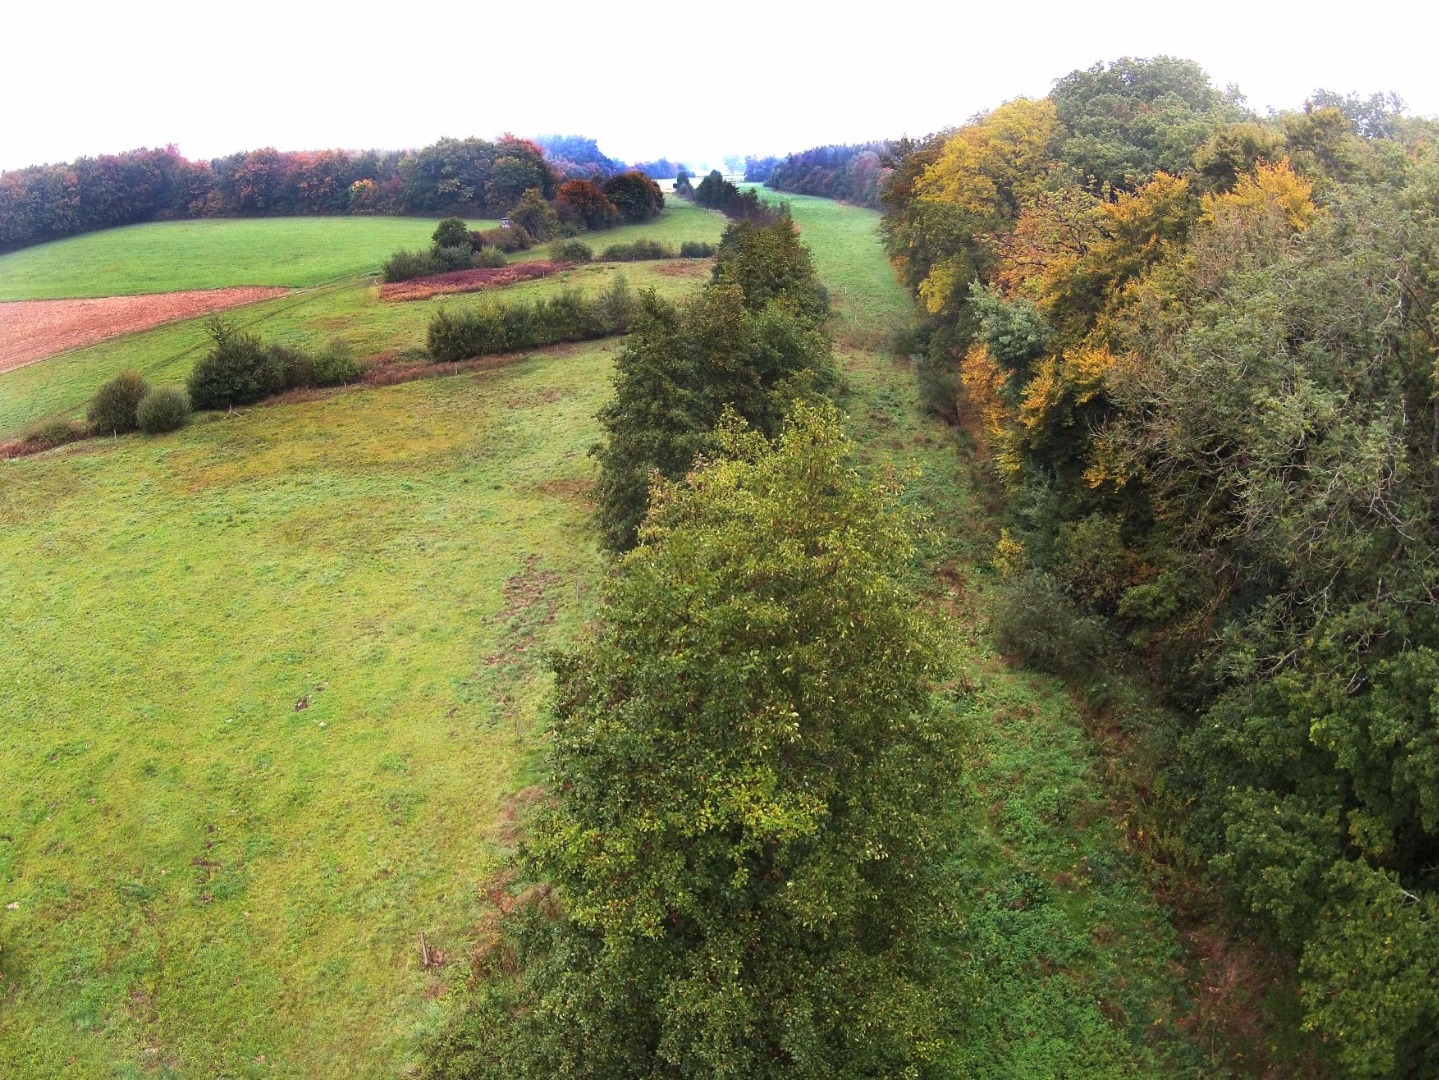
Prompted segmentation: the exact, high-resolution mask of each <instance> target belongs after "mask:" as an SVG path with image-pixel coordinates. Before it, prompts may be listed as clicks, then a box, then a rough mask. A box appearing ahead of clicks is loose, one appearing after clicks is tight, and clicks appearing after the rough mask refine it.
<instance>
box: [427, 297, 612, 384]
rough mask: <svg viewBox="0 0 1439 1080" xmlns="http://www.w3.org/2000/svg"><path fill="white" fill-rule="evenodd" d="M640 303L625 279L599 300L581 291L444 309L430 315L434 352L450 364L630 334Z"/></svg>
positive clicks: (429, 342) (428, 334)
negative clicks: (588, 297)
mask: <svg viewBox="0 0 1439 1080" xmlns="http://www.w3.org/2000/svg"><path fill="white" fill-rule="evenodd" d="M635 311H636V301H635V300H634V297H633V295H632V294H631V293H630V291H629V286H628V285H627V284H626V282H625V280H624V278H616V279H615V281H614V284H612V285H611V286H610V288H609V289H607V290H606V291H605V292H603V293H601V294H600V295H599V296H597V297H595V298H594V299H593V300H587V299H585V297H584V295H583V293H581V292H580V290H578V289H567V290H565V291H564V292H562V293H560V294H559V295H557V296H550V297H541V298H540V299H538V300H532V301H516V302H514V303H510V304H506V305H503V306H499V305H491V306H484V307H471V308H464V309H462V310H460V311H458V312H457V311H453V310H451V309H450V308H447V307H442V308H440V309H439V310H438V311H436V312H435V314H434V315H433V316H431V318H430V325H429V329H428V332H427V336H426V341H427V345H428V348H429V350H430V355H431V356H433V357H434V358H435V359H436V360H439V361H442V362H444V363H454V362H456V361H459V360H468V359H470V358H471V357H476V356H488V355H491V354H492V353H503V352H514V351H516V350H519V349H536V348H541V347H543V346H545V345H556V344H559V343H560V342H565V341H590V340H592V339H594V338H602V337H612V336H614V335H615V334H623V333H625V332H626V331H627V330H628V329H629V326H630V321H631V320H632V319H633V318H634V316H635Z"/></svg>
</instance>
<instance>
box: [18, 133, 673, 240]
mask: <svg viewBox="0 0 1439 1080" xmlns="http://www.w3.org/2000/svg"><path fill="white" fill-rule="evenodd" d="M546 147H549V148H550V149H546ZM625 173H626V169H625V167H624V166H623V164H621V163H620V162H618V161H615V160H614V159H612V158H608V157H605V155H603V154H602V153H600V151H599V149H598V147H597V146H596V145H595V142H594V140H593V139H586V138H582V137H580V136H548V137H547V138H546V139H544V140H541V142H540V143H536V142H531V141H530V140H527V139H519V138H515V137H514V136H512V135H502V136H501V137H500V138H499V139H497V140H495V141H493V142H491V141H489V140H487V139H475V138H469V139H441V140H440V141H439V142H437V143H435V144H434V145H432V146H427V147H425V148H424V149H421V150H412V151H403V152H400V151H373V150H371V151H363V152H351V151H346V150H320V151H302V152H282V151H279V150H275V149H273V148H266V149H261V150H251V151H248V152H246V153H239V154H231V155H230V156H228V157H223V158H217V159H215V160H214V161H208V162H206V161H188V160H186V159H185V158H184V157H182V156H181V155H180V154H179V152H178V151H177V150H176V149H175V148H174V147H173V146H172V147H167V148H166V149H164V150H134V151H130V152H128V153H123V154H109V155H102V156H100V157H95V158H81V159H80V160H78V161H75V162H71V163H68V164H60V165H38V166H34V167H31V168H27V169H18V170H15V171H11V172H5V173H0V251H9V250H13V249H16V248H21V247H26V246H28V245H31V244H39V243H44V242H46V241H49V240H58V239H60V238H62V237H66V236H74V235H77V234H79V233H84V232H91V231H93V230H96V229H107V228H112V227H114V226H117V225H132V224H135V223H137V222H142V221H155V220H166V219H176V218H194V217H241V216H247V215H248V216H283V215H300V214H434V215H444V214H457V215H460V216H470V217H499V216H501V215H503V214H506V213H508V212H509V211H510V210H511V208H513V207H514V206H515V204H516V203H517V202H519V200H520V199H521V198H522V197H523V195H524V194H525V192H526V191H528V190H531V189H534V190H536V191H538V192H539V193H540V196H541V197H542V198H544V199H547V200H548V199H553V198H554V197H555V195H556V192H557V190H558V189H559V187H560V186H561V185H562V184H563V183H564V182H565V181H566V180H569V181H582V182H587V183H589V182H593V183H594V184H595V185H602V184H604V183H606V182H607V181H609V180H611V179H613V178H614V177H616V176H618V175H623V174H625ZM668 175H670V176H673V175H674V173H673V172H670V173H669V174H668ZM617 205H618V202H617ZM621 211H622V212H626V207H624V206H621Z"/></svg>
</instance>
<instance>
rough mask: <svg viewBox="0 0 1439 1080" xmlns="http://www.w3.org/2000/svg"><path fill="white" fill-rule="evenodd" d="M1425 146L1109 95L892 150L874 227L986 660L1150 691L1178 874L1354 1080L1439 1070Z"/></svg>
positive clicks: (1207, 103) (1434, 167)
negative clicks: (987, 481)
mask: <svg viewBox="0 0 1439 1080" xmlns="http://www.w3.org/2000/svg"><path fill="white" fill-rule="evenodd" d="M1436 135H1439V126H1436V124H1435V123H1433V122H1431V121H1420V120H1414V119H1410V118H1406V117H1405V116H1404V115H1403V114H1402V111H1401V110H1400V109H1399V107H1398V103H1397V102H1395V101H1394V100H1393V99H1392V98H1384V97H1375V98H1372V99H1360V98H1356V97H1352V96H1350V97H1341V96H1339V95H1335V94H1325V93H1321V94H1318V95H1316V96H1315V98H1314V99H1312V100H1311V101H1309V102H1308V103H1306V105H1305V107H1304V109H1303V110H1302V111H1295V112H1291V113H1284V114H1281V115H1278V116H1271V117H1267V118H1263V119H1261V118H1259V117H1257V116H1255V115H1253V114H1252V113H1250V112H1248V111H1247V110H1246V109H1245V108H1244V107H1243V103H1242V100H1241V99H1239V98H1237V97H1236V96H1234V95H1232V94H1227V93H1225V92H1222V91H1220V90H1218V89H1216V88H1215V87H1214V86H1213V85H1212V84H1211V83H1210V81H1209V79H1208V78H1207V77H1206V76H1205V74H1204V72H1203V71H1202V70H1201V69H1199V68H1198V67H1197V66H1196V65H1194V64H1192V63H1189V62H1185V61H1180V60H1172V59H1167V58H1158V59H1155V60H1149V61H1143V60H1121V61H1119V62H1117V63H1114V64H1111V65H1099V66H1096V67H1094V68H1091V69H1089V70H1085V71H1075V72H1073V73H1072V74H1070V75H1068V76H1066V77H1064V78H1062V79H1060V80H1058V81H1057V82H1056V84H1055V87H1054V90H1053V92H1052V93H1051V94H1050V95H1049V96H1048V97H1045V98H1041V99H1039V100H1027V99H1017V100H1014V101H1010V102H1008V103H1006V104H1005V105H1002V106H1000V107H999V108H997V109H995V110H993V111H992V112H989V113H986V114H984V115H982V116H979V117H977V118H975V119H974V120H972V121H971V122H970V123H968V124H966V125H965V126H963V127H962V128H959V129H958V130H956V131H952V132H946V133H942V134H939V135H936V136H932V137H930V138H929V139H926V140H921V141H918V142H909V143H903V144H897V146H896V155H895V156H896V168H895V171H894V174H893V177H892V179H891V180H890V182H889V183H888V185H887V186H886V188H885V190H884V194H883V201H884V206H885V213H884V222H883V225H884V231H885V237H886V242H887V245H888V248H889V251H890V254H891V256H892V259H893V261H894V264H895V266H896V267H897V269H898V271H899V273H900V274H901V275H902V276H903V278H904V280H905V282H906V283H907V284H908V285H909V287H910V288H912V289H913V291H914V293H915V295H916V297H917V299H918V301H919V302H920V304H921V305H922V307H923V309H924V311H925V312H926V314H927V315H928V323H927V325H926V327H925V329H924V332H923V333H922V334H921V340H919V341H917V342H915V343H914V347H916V348H919V349H921V350H922V351H923V358H922V364H921V378H922V380H923V382H924V387H925V391H926V394H927V396H928V398H929V400H930V402H931V403H932V405H933V407H935V408H936V409H939V410H942V411H945V412H949V413H951V414H955V415H957V416H958V417H960V418H961V419H963V420H965V421H966V422H968V423H970V424H971V425H972V426H973V427H974V429H975V430H976V432H977V433H978V434H979V437H980V438H981V440H982V443H983V446H984V448H985V452H986V453H987V454H988V455H989V459H990V461H991V462H992V463H993V466H994V468H995V470H996V471H997V473H998V475H999V477H1001V478H1002V481H1003V483H1004V485H1005V487H1006V488H1007V491H1008V507H1009V508H1008V528H1007V529H1006V531H1005V533H1004V535H1003V539H1002V540H1001V543H1000V549H999V552H998V553H997V556H996V565H997V566H998V567H999V568H1000V569H1001V571H1002V572H1004V573H1006V574H1007V575H1008V577H1009V583H1008V586H1007V590H1006V601H1005V603H1004V605H1003V606H1002V609H1001V611H1000V612H999V613H998V614H997V616H996V630H997V631H998V632H999V633H1000V634H1001V636H1002V637H1006V638H1007V640H1008V644H1009V645H1010V647H1011V648H1013V649H1014V650H1015V651H1017V652H1019V653H1021V654H1026V655H1028V656H1029V657H1030V658H1031V659H1032V660H1034V661H1035V662H1037V663H1040V664H1042V665H1047V666H1050V667H1052V668H1053V669H1055V670H1067V671H1076V670H1080V669H1083V668H1086V667H1087V666H1090V665H1092V664H1094V663H1097V662H1099V661H1100V659H1101V657H1102V654H1103V653H1104V652H1106V651H1107V650H1110V649H1113V648H1116V647H1118V642H1119V640H1120V639H1121V638H1122V639H1123V641H1125V642H1127V644H1128V646H1129V647H1130V648H1131V649H1133V650H1134V651H1135V653H1136V654H1137V655H1138V656H1139V657H1140V658H1142V659H1143V661H1144V662H1145V663H1146V664H1147V665H1148V668H1149V670H1150V672H1151V673H1152V675H1153V677H1154V679H1155V680H1156V682H1157V684H1158V686H1159V687H1160V688H1161V689H1162V691H1163V692H1164V693H1165V694H1166V695H1167V696H1168V699H1169V700H1170V701H1171V702H1172V704H1173V705H1174V707H1175V708H1174V712H1172V713H1171V714H1170V716H1171V717H1172V719H1170V720H1169V721H1168V722H1159V723H1156V724H1155V725H1154V726H1153V728H1152V729H1151V730H1148V731H1144V732H1138V733H1134V734H1135V735H1136V737H1138V738H1139V739H1141V741H1142V756H1143V757H1144V758H1145V760H1147V762H1148V767H1149V768H1151V769H1152V770H1153V775H1152V776H1150V778H1149V779H1150V781H1152V790H1151V791H1150V797H1151V799H1152V800H1153V802H1154V804H1155V806H1156V807H1158V808H1159V810H1160V811H1161V812H1162V813H1163V815H1164V817H1165V820H1166V822H1167V826H1168V829H1169V831H1170V832H1171V833H1172V836H1171V844H1172V850H1171V853H1170V855H1171V857H1172V858H1174V859H1176V860H1178V861H1180V862H1191V863H1193V864H1195V865H1199V866H1203V867H1205V868H1207V869H1208V870H1209V871H1211V872H1212V873H1213V874H1214V875H1215V876H1216V877H1217V878H1218V880H1220V881H1221V882H1223V883H1224V885H1225V887H1226V888H1227V889H1228V891H1229V894H1230V896H1231V898H1232V900H1233V904H1234V908H1235V911H1236V913H1237V914H1238V915H1239V916H1240V917H1241V919H1242V920H1243V921H1244V922H1246V923H1247V924H1248V925H1249V926H1250V927H1251V928H1252V929H1253V931H1254V932H1256V933H1258V934H1259V935H1260V936H1261V937H1262V938H1263V939H1264V940H1266V941H1267V942H1269V943H1270V944H1272V945H1273V946H1274V947H1275V948H1277V949H1279V950H1281V951H1284V952H1288V953H1290V954H1292V955H1293V956H1294V957H1296V958H1297V959H1298V961H1299V973H1300V978H1301V982H1302V992H1303V998H1304V1003H1305V1007H1306V1019H1305V1024H1306V1026H1307V1027H1308V1028H1309V1029H1310V1030H1312V1031H1313V1032H1314V1033H1315V1034H1316V1035H1318V1036H1321V1037H1322V1038H1323V1039H1324V1040H1325V1041H1326V1042H1327V1043H1328V1044H1330V1046H1331V1047H1333V1048H1334V1052H1335V1056H1336V1057H1337V1060H1338V1063H1339V1065H1340V1066H1341V1068H1343V1069H1344V1070H1345V1071H1347V1072H1348V1073H1349V1074H1350V1075H1354V1076H1430V1075H1434V1074H1435V1072H1436V1070H1439V1038H1436V1036H1435V1027H1436V1022H1439V936H1436V934H1435V926H1436V917H1439V618H1436V615H1439V607H1436V600H1439V576H1436V554H1439V551H1436V545H1439V459H1436V451H1439V404H1436V392H1435V385H1436V377H1437V376H1439V367H1436V349H1439V306H1436V301H1439V220H1436V215H1439V147H1436V145H1435V144H1436ZM1096 617H1103V618H1104V619H1106V620H1108V621H1107V624H1106V623H1103V622H1100V621H1097V618H1096ZM1110 628H1112V629H1110Z"/></svg>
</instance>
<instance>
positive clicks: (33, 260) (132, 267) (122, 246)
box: [0, 217, 494, 300]
mask: <svg viewBox="0 0 1439 1080" xmlns="http://www.w3.org/2000/svg"><path fill="white" fill-rule="evenodd" d="M435 220H438V219H435ZM435 220H430V219H425V218H401V217H311V218H304V217H300V218H240V219H207V220H201V221H157V222H152V223H150V224H146V225H130V226H127V227H125V228H122V229H106V230H105V231H104V232H96V233H87V234H85V235H83V236H73V237H70V238H68V239H65V240H56V241H55V242H53V243H50V244H41V245H40V246H39V247H32V248H25V249H24V250H21V251H14V252H11V253H9V254H7V255H0V300H56V299H62V298H66V297H75V296H131V295H134V294H136V293H156V292H174V291H176V290H178V289H219V288H224V287H225V286H228V285H284V286H287V287H289V288H304V287H307V286H311V285H319V284H321V283H323V282H327V281H335V280H337V279H340V278H347V277H355V276H357V275H360V274H371V273H374V272H375V271H377V270H378V269H379V266H380V263H381V262H383V261H384V259H385V257H386V256H388V255H389V254H390V253H391V252H392V251H394V250H395V249H396V248H402V247H405V248H416V247H421V248H423V247H428V246H429V243H430V234H431V233H432V232H434V231H435ZM492 224H494V222H484V223H480V222H476V223H473V226H472V227H474V228H484V227H488V226H489V225H492Z"/></svg>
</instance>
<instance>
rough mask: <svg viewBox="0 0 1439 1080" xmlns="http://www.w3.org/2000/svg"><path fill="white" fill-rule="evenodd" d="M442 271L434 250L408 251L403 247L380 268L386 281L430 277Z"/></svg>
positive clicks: (381, 274)
mask: <svg viewBox="0 0 1439 1080" xmlns="http://www.w3.org/2000/svg"><path fill="white" fill-rule="evenodd" d="M438 273H440V266H439V263H438V262H437V261H436V259H435V255H434V251H433V250H430V251H406V250H405V249H404V248H401V249H400V250H399V251H397V252H395V253H394V254H393V255H391V256H390V257H389V258H388V259H386V260H385V262H384V265H383V266H382V267H381V268H380V276H381V278H382V279H383V280H385V281H386V282H396V281H409V280H411V279H412V278H420V277H429V276H430V275H431V274H438Z"/></svg>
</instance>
